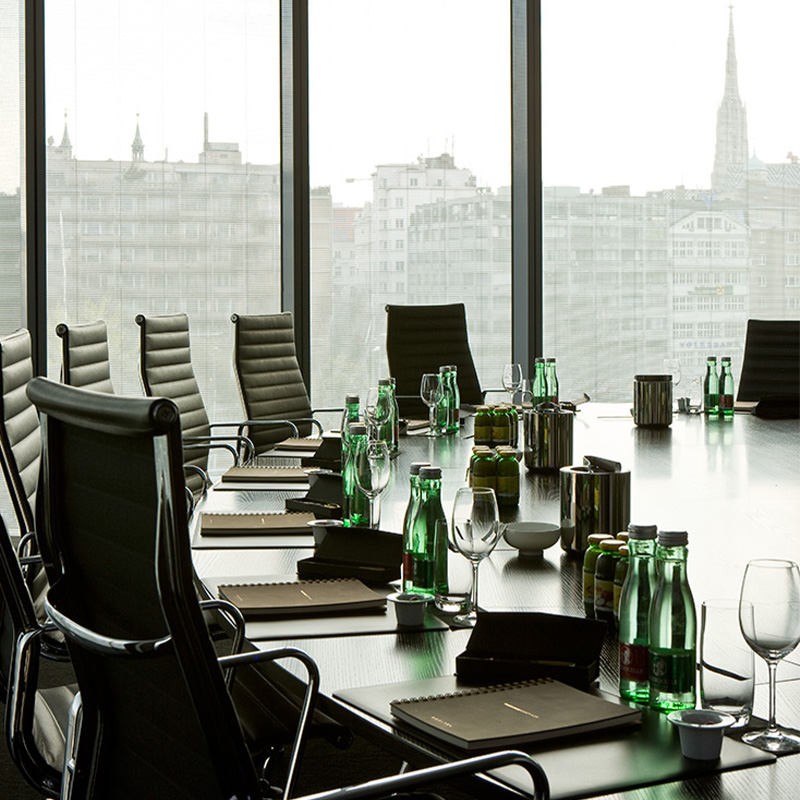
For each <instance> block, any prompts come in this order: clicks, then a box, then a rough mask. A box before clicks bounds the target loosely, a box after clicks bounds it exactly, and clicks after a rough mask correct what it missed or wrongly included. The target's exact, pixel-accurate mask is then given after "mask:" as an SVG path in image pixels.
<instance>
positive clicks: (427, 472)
mask: <svg viewBox="0 0 800 800" xmlns="http://www.w3.org/2000/svg"><path fill="white" fill-rule="evenodd" d="M419 477H420V478H422V479H423V480H431V479H433V478H436V479H438V480H441V477H442V469H441V467H431V466H428V467H422V468H421V469H420V471H419Z"/></svg>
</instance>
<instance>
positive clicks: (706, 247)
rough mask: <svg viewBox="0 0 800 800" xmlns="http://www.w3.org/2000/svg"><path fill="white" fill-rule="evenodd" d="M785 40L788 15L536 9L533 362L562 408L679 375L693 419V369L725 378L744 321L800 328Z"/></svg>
mask: <svg viewBox="0 0 800 800" xmlns="http://www.w3.org/2000/svg"><path fill="white" fill-rule="evenodd" d="M576 20H580V25H578V24H576ZM798 23H800V6H798V5H797V4H796V3H793V2H788V0H782V1H781V0H765V2H762V3H758V4H754V5H751V6H750V7H747V8H746V7H744V6H736V7H735V8H733V9H729V8H728V7H727V6H725V5H717V4H711V3H695V2H691V0H679V2H677V3H674V4H672V5H671V6H670V11H669V13H668V14H664V13H663V9H662V8H659V7H658V6H657V5H655V4H651V3H638V2H630V1H623V0H611V1H610V2H606V3H602V4H598V3H595V2H592V0H566V2H565V1H564V0H558V2H556V1H555V0H548V1H547V2H544V3H543V9H542V43H543V44H542V52H543V56H542V59H543V65H542V84H543V87H542V94H543V109H542V126H543V148H542V151H543V152H542V159H543V174H544V203H543V205H544V219H543V235H544V283H545V286H544V320H545V350H546V353H545V355H555V356H557V358H558V361H559V378H560V385H561V387H562V393H563V394H564V395H565V396H566V397H572V396H575V395H578V394H579V393H581V392H587V393H588V394H589V395H590V396H591V397H592V399H595V400H625V401H629V400H630V398H631V385H632V379H633V376H634V374H637V373H653V372H656V373H660V372H663V371H664V359H678V360H679V362H680V366H681V383H680V385H679V386H678V387H677V389H676V393H677V394H678V396H691V397H692V398H693V400H694V401H695V402H697V401H698V400H699V391H700V389H699V381H698V379H699V376H700V375H701V374H702V373H703V371H704V365H705V359H706V356H708V355H717V356H721V355H730V356H732V357H733V364H734V373H735V374H736V375H737V376H738V372H739V370H740V368H741V357H742V350H743V345H744V337H745V330H746V322H747V319H748V318H761V319H764V318H766V319H780V318H795V319H796V318H797V317H798V316H800V191H798V187H800V163H798V157H797V156H795V155H793V153H792V151H791V148H792V147H794V148H795V149H798V148H800V143H798V142H797V140H796V133H795V132H796V131H797V130H798V129H799V128H800V108H798V106H797V104H796V103H792V102H788V101H787V100H786V98H788V97H791V96H792V95H793V93H794V91H795V85H796V77H797V65H796V59H795V58H794V57H793V44H792V43H793V39H792V36H793V34H792V31H794V30H796V26H797V24H798ZM787 150H789V152H788V154H787Z"/></svg>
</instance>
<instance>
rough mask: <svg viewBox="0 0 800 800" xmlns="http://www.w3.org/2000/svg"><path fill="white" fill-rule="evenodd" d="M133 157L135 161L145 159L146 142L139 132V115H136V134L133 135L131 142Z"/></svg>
mask: <svg viewBox="0 0 800 800" xmlns="http://www.w3.org/2000/svg"><path fill="white" fill-rule="evenodd" d="M131 159H132V160H133V161H144V142H143V141H142V135H141V133H139V115H138V114H137V115H136V135H135V136H134V137H133V142H132V143H131Z"/></svg>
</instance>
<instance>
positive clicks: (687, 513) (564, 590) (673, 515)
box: [195, 404, 800, 800]
mask: <svg viewBox="0 0 800 800" xmlns="http://www.w3.org/2000/svg"><path fill="white" fill-rule="evenodd" d="M470 433H471V422H470V421H467V423H466V426H465V427H464V429H463V432H462V434H461V436H458V437H449V438H447V439H428V438H425V437H422V436H418V435H417V436H411V437H406V438H403V439H402V440H401V450H402V452H401V454H400V456H399V458H398V459H397V460H396V461H395V463H394V467H393V478H392V481H391V483H390V486H389V487H388V489H387V491H386V494H385V496H384V497H383V498H382V527H383V528H384V529H387V530H399V529H400V528H399V526H400V523H401V521H402V517H403V513H404V511H405V505H406V502H407V498H408V481H407V475H408V465H409V464H410V463H411V462H412V461H421V460H424V461H429V462H430V463H434V464H437V465H438V466H441V467H442V469H443V482H442V483H443V500H444V506H445V510H446V511H447V512H449V507H450V505H451V503H452V498H453V496H454V494H455V491H456V489H457V488H458V487H459V486H462V485H464V477H465V469H466V464H467V461H468V458H469V453H470V448H471V446H472V440H471V438H469V434H470ZM573 453H574V458H573V461H574V463H580V461H581V459H582V457H583V455H585V454H591V455H596V456H602V457H606V458H610V459H613V460H616V461H619V462H621V464H622V466H623V469H628V470H630V472H631V520H632V521H634V522H639V523H643V524H649V523H652V524H656V525H658V526H659V528H661V529H673V530H677V529H680V530H687V531H688V532H689V578H690V583H691V587H692V590H693V594H694V598H695V602H696V605H697V606H698V609H699V606H700V603H701V602H702V601H703V600H705V599H710V598H713V597H728V598H735V597H737V596H738V592H739V586H740V583H741V578H742V575H743V572H744V568H745V565H746V564H747V562H748V561H749V560H751V559H753V558H764V557H775V558H788V559H791V560H794V561H800V421H797V420H786V421H771V420H761V419H758V418H756V417H753V416H750V415H739V414H737V415H736V417H735V418H734V420H733V421H730V422H725V421H722V420H706V419H704V418H703V417H701V416H687V415H678V416H675V417H674V419H673V424H672V426H671V427H670V428H669V429H666V430H663V431H653V430H644V429H639V428H637V427H636V426H635V425H634V424H633V421H632V418H631V416H630V412H629V408H628V407H626V406H622V405H601V404H589V405H586V406H581V407H580V411H579V413H578V414H577V415H576V419H575V431H574V450H573ZM223 494H224V497H222V495H223ZM286 496H287V494H286V493H285V492H258V491H253V492H244V493H230V492H225V493H219V494H218V496H216V497H215V496H214V495H213V493H212V496H211V497H210V498H209V499H208V500H207V501H206V504H205V505H206V508H208V509H211V510H259V511H262V510H269V509H270V508H274V509H276V510H277V509H280V508H282V506H283V500H284V499H285V497H286ZM503 516H504V519H505V521H513V520H524V521H528V520H535V521H543V522H554V523H557V522H559V517H560V507H559V483H558V476H557V475H536V474H533V473H529V472H528V471H527V470H525V469H524V467H523V468H522V491H521V502H520V507H519V508H518V509H515V510H513V511H511V512H504V514H503ZM309 552H310V551H309V550H307V549H271V550H234V549H227V550H202V551H195V561H196V565H197V569H198V573H199V574H200V575H201V576H203V575H206V576H217V577H219V576H226V577H236V576H244V575H248V576H249V575H254V574H265V575H267V574H269V575H274V574H285V575H294V573H295V563H296V561H297V559H298V558H302V557H305V556H307V555H308V554H309ZM480 570H481V584H480V588H481V597H480V602H481V606H482V607H484V608H487V609H518V610H544V611H552V612H554V613H564V614H570V615H573V616H578V615H581V614H582V613H583V609H582V604H581V575H580V572H581V562H580V559H579V558H575V557H574V556H572V555H568V554H567V553H565V552H564V551H562V550H561V549H560V547H559V545H558V544H556V545H555V546H554V547H552V548H550V549H548V550H546V551H545V553H544V555H543V556H542V557H540V558H523V557H520V556H519V555H518V553H517V551H516V550H513V549H512V548H510V547H509V546H508V545H505V546H504V547H502V548H501V547H498V549H497V550H495V552H494V553H493V554H492V555H491V557H490V558H488V559H487V560H485V561H484V562H483V563H482V565H481V568H480ZM468 637H469V632H468V631H435V632H428V633H402V634H398V635H385V634H383V635H368V636H350V637H339V638H318V639H294V640H291V641H286V642H282V643H283V644H291V645H295V646H299V647H301V648H303V649H305V650H306V651H307V652H309V653H310V654H311V655H312V656H313V657H314V658H315V659H317V661H318V663H319V664H320V668H321V671H322V691H323V693H324V694H325V696H326V698H330V697H331V695H332V694H333V692H334V691H337V690H341V689H347V688H355V687H359V686H369V685H373V684H378V683H388V682H394V681H406V680H414V679H418V678H425V677H435V676H439V675H448V674H452V673H453V670H454V663H455V656H456V655H457V654H458V653H459V652H461V651H462V650H463V649H464V646H465V644H466V641H467V639H468ZM275 644H276V643H275V642H270V643H269V646H270V647H272V646H275ZM365 654H368V656H369V657H366V658H365V657H364V655H365ZM757 661H759V662H760V659H757ZM617 669H618V664H617V659H616V645H615V643H614V642H613V641H609V642H607V645H606V647H605V648H604V653H603V660H602V667H601V675H600V686H601V688H602V689H604V690H606V691H610V692H615V691H616V685H617ZM757 670H758V671H757V682H758V686H757V692H756V707H755V712H756V714H758V715H760V716H765V715H766V714H767V692H766V685H765V683H766V669H765V668H764V667H763V664H760V663H759V664H758V667H757ZM778 679H779V686H778V704H777V708H778V721H779V723H781V724H785V725H789V726H793V727H796V728H800V652H797V651H796V652H794V653H792V654H790V655H789V657H787V659H785V660H784V662H782V663H781V664H780V665H779V667H778ZM329 705H331V706H335V704H329ZM376 730H379V731H381V732H382V733H383V734H384V735H386V736H392V735H393V732H392V731H391V730H390V729H389V727H388V726H381V725H379V726H377V728H376ZM407 746H408V753H407V755H409V756H413V755H414V754H415V753H416V754H417V755H419V754H420V752H421V751H420V749H419V748H418V747H417V745H416V743H414V742H407ZM576 768H579V765H576ZM799 786H800V756H785V757H783V758H781V759H779V760H778V761H777V762H776V763H774V764H772V765H768V766H760V767H755V768H751V769H746V770H739V771H735V772H728V773H722V774H716V775H711V776H707V777H700V778H691V779H688V780H683V781H678V782H675V783H671V784H662V785H659V786H658V787H651V788H646V789H638V790H632V791H628V792H624V793H622V794H618V795H613V796H614V797H625V798H647V799H648V800H656V799H658V800H661V798H697V797H702V798H720V800H722V798H725V800H729V799H730V798H742V800H744V799H745V798H747V800H750V798H757V797H770V798H787V800H788V799H789V798H794V797H797V796H798V791H800V790H798V787H799ZM608 796H611V795H608Z"/></svg>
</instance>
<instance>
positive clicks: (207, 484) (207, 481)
mask: <svg viewBox="0 0 800 800" xmlns="http://www.w3.org/2000/svg"><path fill="white" fill-rule="evenodd" d="M184 445H185V446H186V449H187V450H195V449H197V450H199V449H200V448H201V445H198V446H197V447H195V446H194V445H186V444H185V442H184ZM183 471H184V472H196V473H197V474H198V475H200V477H201V478H202V479H203V494H205V493H206V492H207V491H208V490H209V489H210V488H211V487H212V485H213V484H212V482H211V478H210V477H209V476H208V473H207V472H206V471H205V470H204V469H203V468H202V467H198V466H197V464H184V465H183ZM192 508H194V495H192Z"/></svg>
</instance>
